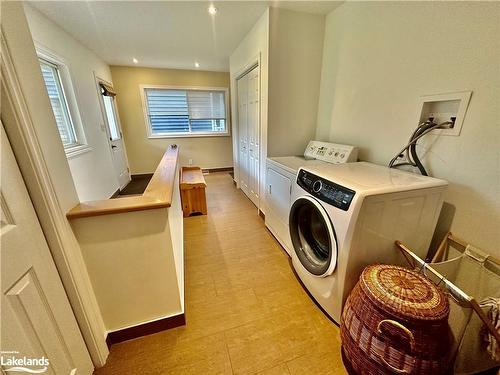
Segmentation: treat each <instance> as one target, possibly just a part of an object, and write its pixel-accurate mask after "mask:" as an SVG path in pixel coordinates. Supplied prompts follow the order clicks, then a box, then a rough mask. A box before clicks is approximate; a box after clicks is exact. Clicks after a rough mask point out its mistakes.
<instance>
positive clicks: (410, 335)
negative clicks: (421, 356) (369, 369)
mask: <svg viewBox="0 0 500 375" xmlns="http://www.w3.org/2000/svg"><path fill="white" fill-rule="evenodd" d="M384 324H390V325H392V326H394V327H396V328H398V329H400V330H401V331H402V332H404V334H405V335H406V336H407V337H408V340H409V342H410V350H411V351H412V352H413V351H415V337H414V336H413V333H411V331H410V330H409V329H408V328H406V327H405V326H404V325H402V324H401V323H399V322H396V321H395V320H391V319H384V320H381V321H380V322H379V323H378V325H377V332H378V333H379V334H380V335H382V334H383V332H382V326H383V325H384ZM375 355H376V356H377V357H378V358H379V359H380V361H382V363H383V364H384V365H385V366H386V367H387V368H389V369H390V370H391V371H393V372H395V373H396V374H409V372H408V371H406V370H404V369H398V368H396V367H394V366H393V365H391V364H390V363H388V362H387V361H386V360H385V358H384V357H383V356H381V355H380V354H377V353H375Z"/></svg>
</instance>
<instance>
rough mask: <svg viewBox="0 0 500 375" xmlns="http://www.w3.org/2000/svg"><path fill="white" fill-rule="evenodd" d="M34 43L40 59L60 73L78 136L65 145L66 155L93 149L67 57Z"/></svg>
mask: <svg viewBox="0 0 500 375" xmlns="http://www.w3.org/2000/svg"><path fill="white" fill-rule="evenodd" d="M34 44H35V50H36V54H37V57H38V60H44V61H45V62H47V63H49V64H52V65H54V66H55V67H56V69H57V72H58V75H59V81H60V84H61V88H62V92H63V95H64V99H65V101H66V105H67V111H68V115H69V117H70V122H71V125H72V128H73V133H74V135H75V138H76V143H74V144H71V145H66V146H64V145H63V147H64V152H65V154H66V157H67V158H68V159H71V158H73V157H75V156H78V155H81V154H84V153H86V152H89V151H92V147H91V146H90V145H89V144H88V143H87V137H86V136H85V132H84V129H83V122H82V118H81V115H80V110H79V109H78V102H77V99H76V94H75V90H74V86H73V82H72V80H71V75H70V71H69V68H68V64H67V63H66V61H65V59H63V58H62V57H60V56H59V55H57V54H56V53H55V52H54V51H52V50H50V49H48V48H47V47H45V46H44V45H42V44H40V43H39V42H37V41H34ZM38 67H39V68H40V64H38ZM40 74H41V72H40ZM42 81H43V77H42ZM43 86H44V87H45V82H43ZM45 88H46V87H45ZM51 110H52V108H51ZM57 134H58V135H59V137H60V134H59V131H57ZM61 144H62V139H61Z"/></svg>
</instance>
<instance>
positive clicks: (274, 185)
mask: <svg viewBox="0 0 500 375" xmlns="http://www.w3.org/2000/svg"><path fill="white" fill-rule="evenodd" d="M282 173H283V172H282V171H278V170H277V168H276V169H273V168H270V167H268V168H267V180H266V182H267V187H268V189H267V193H268V195H267V197H268V205H269V208H271V209H272V210H274V211H275V212H276V214H278V216H279V217H281V218H283V221H285V219H286V218H287V217H288V212H289V211H290V195H291V188H292V181H291V179H290V177H289V176H285V175H284V174H282Z"/></svg>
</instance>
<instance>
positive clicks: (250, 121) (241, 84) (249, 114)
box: [238, 67, 260, 207]
mask: <svg viewBox="0 0 500 375" xmlns="http://www.w3.org/2000/svg"><path fill="white" fill-rule="evenodd" d="M259 101H260V94H259V69H258V67H255V68H254V69H252V70H251V71H249V72H248V73H247V74H245V75H244V76H243V77H241V78H239V79H238V137H239V161H238V166H239V171H240V173H239V174H240V177H239V179H240V181H239V182H240V188H241V190H243V192H244V193H245V194H246V195H247V196H248V197H249V198H250V200H251V201H252V202H253V203H254V204H255V205H256V206H257V207H258V205H259V170H260V167H259V166H260V163H259V158H260V157H259V155H260V140H259V135H260V127H259Z"/></svg>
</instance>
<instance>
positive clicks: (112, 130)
mask: <svg viewBox="0 0 500 375" xmlns="http://www.w3.org/2000/svg"><path fill="white" fill-rule="evenodd" d="M99 89H100V91H101V95H102V103H103V105H104V112H105V113H106V120H107V123H108V130H109V140H110V141H117V140H119V139H121V138H122V137H121V133H120V128H119V126H118V120H117V117H116V105H115V96H116V93H115V91H114V89H113V87H111V86H109V85H107V84H105V83H103V82H100V83H99Z"/></svg>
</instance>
